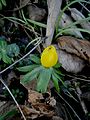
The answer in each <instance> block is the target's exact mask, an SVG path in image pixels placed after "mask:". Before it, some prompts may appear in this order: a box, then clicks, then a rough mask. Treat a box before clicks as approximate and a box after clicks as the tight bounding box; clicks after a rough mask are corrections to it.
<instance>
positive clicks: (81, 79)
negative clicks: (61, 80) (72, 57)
mask: <svg viewBox="0 0 90 120" xmlns="http://www.w3.org/2000/svg"><path fill="white" fill-rule="evenodd" d="M66 76H68V77H71V78H74V80H80V81H85V82H90V80H89V79H88V80H86V79H84V78H78V77H76V76H72V75H68V74H66Z"/></svg>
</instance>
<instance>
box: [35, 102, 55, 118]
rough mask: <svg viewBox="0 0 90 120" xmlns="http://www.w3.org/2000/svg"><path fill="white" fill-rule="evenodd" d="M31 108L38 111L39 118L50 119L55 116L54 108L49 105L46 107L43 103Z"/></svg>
mask: <svg viewBox="0 0 90 120" xmlns="http://www.w3.org/2000/svg"><path fill="white" fill-rule="evenodd" d="M33 107H34V108H35V109H36V110H39V111H40V115H41V116H47V117H52V116H53V115H54V114H55V112H54V108H53V107H52V106H50V105H46V104H45V103H37V104H35V105H33Z"/></svg>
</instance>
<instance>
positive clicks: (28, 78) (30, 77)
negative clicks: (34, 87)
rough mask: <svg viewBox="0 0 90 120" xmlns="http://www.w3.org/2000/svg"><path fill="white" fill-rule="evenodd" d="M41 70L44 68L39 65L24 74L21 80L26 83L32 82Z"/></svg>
mask: <svg viewBox="0 0 90 120" xmlns="http://www.w3.org/2000/svg"><path fill="white" fill-rule="evenodd" d="M40 70H42V66H39V67H37V68H35V69H33V70H32V71H31V72H29V73H27V74H26V75H24V76H23V79H22V80H21V83H23V84H24V83H27V82H30V81H32V80H33V79H35V78H36V77H37V75H38V74H39V72H40Z"/></svg>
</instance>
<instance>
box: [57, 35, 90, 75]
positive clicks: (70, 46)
mask: <svg viewBox="0 0 90 120" xmlns="http://www.w3.org/2000/svg"><path fill="white" fill-rule="evenodd" d="M58 47H59V49H58V54H59V62H60V63H61V64H62V67H63V68H64V69H65V70H66V71H68V72H73V73H77V72H80V71H81V70H82V69H83V68H84V66H85V61H87V62H88V63H89V64H90V42H89V41H87V40H80V39H77V38H74V37H70V36H62V37H59V38H58Z"/></svg>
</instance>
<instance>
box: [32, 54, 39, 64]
mask: <svg viewBox="0 0 90 120" xmlns="http://www.w3.org/2000/svg"><path fill="white" fill-rule="evenodd" d="M30 60H31V61H33V62H35V63H37V64H40V63H41V62H40V58H39V57H37V56H36V55H34V54H32V55H30Z"/></svg>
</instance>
